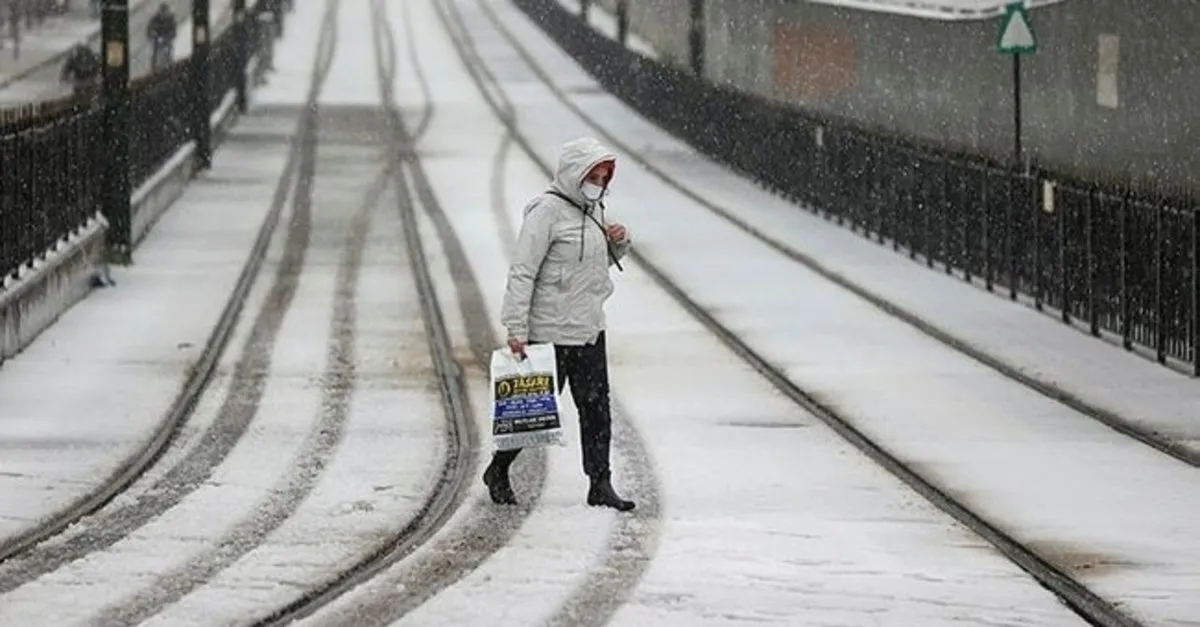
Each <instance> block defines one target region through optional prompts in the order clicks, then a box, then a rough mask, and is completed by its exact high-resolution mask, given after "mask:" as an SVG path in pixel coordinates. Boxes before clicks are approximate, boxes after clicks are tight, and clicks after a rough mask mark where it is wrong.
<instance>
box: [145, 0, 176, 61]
mask: <svg viewBox="0 0 1200 627" xmlns="http://www.w3.org/2000/svg"><path fill="white" fill-rule="evenodd" d="M175 22H176V20H175V13H174V12H172V11H171V7H170V6H168V5H167V3H166V2H164V3H162V4H160V5H159V6H158V12H157V13H155V14H154V17H152V18H150V22H149V23H147V24H146V39H149V40H150V45H151V55H150V67H151V68H153V70H154V71H158V70H160V69H162V68H164V67H167V66H168V65H171V57H173V56H174V48H175V36H176V34H177V32H178V31H177V29H176V26H175Z"/></svg>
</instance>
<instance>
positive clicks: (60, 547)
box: [0, 43, 333, 594]
mask: <svg viewBox="0 0 1200 627" xmlns="http://www.w3.org/2000/svg"><path fill="white" fill-rule="evenodd" d="M332 45H333V44H332V43H331V44H330V46H331V47H332ZM328 56H329V57H330V59H331V58H332V53H331V52H330V54H329V55H328ZM322 61H326V59H322ZM327 65H328V64H327V63H325V67H321V65H320V64H318V66H317V67H314V71H313V78H312V82H311V84H310V89H309V94H308V102H309V105H308V106H307V107H305V109H304V112H303V113H302V114H301V118H300V121H299V124H298V130H297V134H296V137H295V141H296V144H295V145H296V146H298V150H299V163H298V164H297V169H298V171H297V174H296V180H295V194H294V196H293V212H292V216H291V220H290V222H289V223H288V230H287V233H286V239H285V242H284V250H283V255H282V257H281V259H280V261H279V265H278V266H277V267H276V272H275V276H274V280H273V282H272V284H271V287H270V290H269V292H268V294H267V298H266V300H265V302H264V304H263V306H262V308H261V309H260V310H259V312H258V315H257V317H256V318H255V320H254V323H253V327H252V328H251V331H250V334H249V337H248V338H247V339H246V342H245V344H244V346H243V348H242V355H241V357H240V358H239V360H238V362H237V364H236V365H235V366H234V371H233V376H232V378H233V381H232V383H231V385H230V388H229V391H228V393H227V395H226V397H225V400H224V402H223V403H222V405H221V409H220V412H219V415H218V416H217V418H216V420H214V421H213V423H212V424H211V425H210V426H209V428H208V429H207V430H206V431H205V433H204V434H203V436H201V440H200V443H199V444H197V445H196V446H195V447H194V448H193V449H192V450H191V451H189V453H188V454H187V456H186V457H184V458H183V459H182V460H181V461H180V462H179V463H178V464H177V465H176V466H174V467H173V468H171V469H170V470H169V471H167V473H166V474H165V475H164V476H163V477H162V478H161V479H159V480H158V481H157V482H156V483H155V484H154V485H153V486H151V487H150V488H149V489H148V490H147V491H146V492H145V493H144V494H142V495H140V496H139V497H138V498H137V500H136V501H135V502H133V503H131V504H128V505H120V506H115V507H110V508H107V509H103V510H101V511H99V512H97V513H96V514H95V515H93V516H91V517H90V518H86V519H83V521H82V525H83V526H82V528H81V530H80V531H79V532H78V533H76V534H75V535H72V536H71V537H69V538H66V539H64V540H62V541H60V542H55V543H48V544H43V545H39V546H37V547H36V548H34V549H32V550H30V551H29V552H27V553H25V554H22V555H21V556H19V557H14V558H13V559H10V560H8V561H6V562H5V563H4V564H3V566H0V594H4V593H7V592H11V591H13V590H15V589H16V588H18V587H20V586H22V585H24V584H26V583H28V582H30V581H33V580H34V579H37V578H38V577H41V576H42V575H45V574H47V573H49V572H52V571H54V570H57V569H59V568H61V567H63V566H64V565H66V564H68V563H70V562H73V561H75V560H78V559H81V558H83V557H84V556H86V555H88V554H89V553H92V552H96V551H101V550H104V549H107V548H109V547H111V546H113V545H114V544H116V543H117V542H119V541H120V540H121V539H122V538H125V537H126V536H128V535H130V534H131V533H132V532H134V531H135V530H136V529H138V528H139V527H142V526H143V525H145V524H147V523H149V522H150V521H151V520H153V519H155V518H157V517H158V516H160V515H161V514H162V513H163V512H166V511H167V510H168V509H171V508H172V507H174V506H176V505H177V504H179V503H180V502H181V501H182V500H183V499H184V498H185V497H186V496H187V495H188V494H190V493H192V492H193V491H195V490H196V489H197V488H199V487H200V486H201V485H203V484H204V483H205V482H206V481H208V480H209V478H210V477H211V476H212V473H213V471H214V469H215V468H216V467H217V465H219V464H220V463H221V461H222V460H224V459H225V457H226V456H227V455H228V454H229V452H230V451H231V450H233V447H234V446H235V445H236V444H237V442H238V441H239V440H240V439H241V438H242V436H243V435H244V434H245V432H246V430H247V428H249V426H250V423H251V422H252V421H253V419H254V416H255V414H256V413H257V411H258V405H259V403H260V401H261V400H262V396H263V392H264V389H265V384H266V380H267V374H268V373H269V372H270V370H271V354H272V351H273V349H274V346H275V341H276V339H277V338H278V335H279V330H280V328H281V326H282V324H283V319H284V317H285V315H286V314H287V311H288V309H290V307H291V303H292V299H293V297H294V296H295V294H296V289H297V286H298V282H299V277H300V274H301V271H302V269H303V267H304V263H305V259H306V256H307V253H308V248H309V243H310V236H311V229H312V213H311V210H312V207H311V204H310V202H308V201H309V200H311V193H312V178H313V168H314V163H313V161H314V159H315V154H314V148H313V142H314V141H315V138H314V137H313V125H314V115H315V114H314V107H313V106H312V103H314V102H315V101H316V98H317V96H318V95H319V93H320V89H321V86H322V85H323V83H324V78H325V74H326V73H327V70H328V67H327ZM286 171H287V170H286V169H285V172H286ZM289 182H290V181H288V180H283V179H281V181H280V183H281V186H280V188H279V189H278V190H277V193H276V196H275V199H274V203H275V204H276V206H280V205H282V204H283V203H284V202H285V201H286V199H287V192H286V189H287V188H286V186H287V185H288V183H289Z"/></svg>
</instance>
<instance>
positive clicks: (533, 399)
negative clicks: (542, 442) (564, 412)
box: [492, 375, 560, 434]
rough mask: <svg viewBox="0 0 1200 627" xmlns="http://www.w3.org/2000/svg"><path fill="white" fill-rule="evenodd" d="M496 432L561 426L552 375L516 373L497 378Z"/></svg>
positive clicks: (495, 396)
mask: <svg viewBox="0 0 1200 627" xmlns="http://www.w3.org/2000/svg"><path fill="white" fill-rule="evenodd" d="M492 393H493V398H494V399H495V402H494V403H493V406H492V433H493V434H504V433H522V432H529V431H542V430H547V429H557V428H559V426H560V425H559V421H558V396H557V395H556V394H555V390H554V379H553V377H550V376H549V375H523V376H522V375H516V376H509V377H501V378H499V379H497V380H496V383H495V387H494V389H493V390H492Z"/></svg>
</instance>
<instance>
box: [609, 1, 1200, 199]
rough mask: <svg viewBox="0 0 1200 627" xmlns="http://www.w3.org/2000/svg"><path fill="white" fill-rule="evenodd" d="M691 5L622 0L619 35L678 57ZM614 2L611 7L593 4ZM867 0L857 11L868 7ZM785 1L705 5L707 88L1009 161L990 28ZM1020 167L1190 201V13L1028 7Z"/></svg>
mask: <svg viewBox="0 0 1200 627" xmlns="http://www.w3.org/2000/svg"><path fill="white" fill-rule="evenodd" d="M688 1H689V0H633V1H632V2H631V11H630V27H631V29H632V30H633V31H634V32H637V33H638V34H640V35H642V36H643V37H645V38H646V39H647V40H649V41H650V42H651V43H653V44H654V45H655V46H656V47H659V48H665V49H666V50H668V51H670V54H671V55H673V56H677V58H678V59H680V60H681V61H686V59H687V23H688V9H687V5H688ZM600 4H601V5H603V6H606V7H611V6H613V5H614V4H615V3H614V0H601V2H600ZM864 4H865V3H860V5H864ZM880 6H881V10H864V9H862V8H851V7H847V6H838V5H837V4H836V3H828V4H827V3H815V2H801V1H795V0H707V9H706V14H707V19H706V31H707V38H706V46H707V52H706V57H707V60H708V65H707V67H706V71H705V75H706V77H707V78H709V79H711V80H713V81H715V82H719V83H724V84H729V85H733V86H735V87H737V88H739V89H744V90H747V91H750V92H753V93H757V94H760V95H763V96H766V97H769V98H773V99H777V100H781V101H784V102H788V103H791V104H795V105H797V106H800V107H804V108H806V109H810V110H813V111H817V112H821V113H824V114H828V115H833V116H838V117H842V118H847V119H849V120H852V121H854V122H856V123H860V124H864V125H868V126H873V127H881V128H883V129H888V130H894V131H897V132H900V133H903V134H905V135H909V136H912V137H916V138H919V139H923V140H929V141H932V142H937V143H939V144H942V145H946V146H950V147H953V148H955V149H961V150H968V151H972V152H981V153H984V154H987V155H990V156H993V157H995V158H998V159H1008V158H1009V157H1010V156H1011V154H1012V145H1013V135H1014V133H1013V127H1014V124H1013V108H1012V107H1013V104H1012V101H1013V78H1012V62H1011V59H1010V58H1009V57H1007V56H1004V55H1001V54H998V53H997V52H996V50H995V43H996V39H997V32H998V30H999V27H1000V18H998V17H987V18H982V19H966V18H970V17H971V16H969V15H968V16H964V15H954V16H950V17H954V18H955V19H938V18H934V17H931V16H930V15H932V14H931V13H929V12H926V13H927V14H926V15H922V16H917V15H913V14H911V13H912V12H907V13H906V12H904V11H902V10H901V9H895V8H888V7H886V6H883V5H880ZM1032 15H1033V20H1034V30H1035V33H1036V35H1037V37H1038V44H1039V50H1038V52H1037V54H1035V55H1033V56H1030V57H1025V58H1024V59H1023V60H1022V66H1023V68H1022V70H1023V71H1022V84H1023V85H1022V99H1023V105H1024V106H1023V126H1024V132H1023V133H1022V140H1023V144H1024V147H1025V150H1026V153H1025V154H1026V157H1027V158H1029V159H1032V160H1034V161H1036V162H1039V163H1041V164H1043V165H1045V166H1046V167H1049V168H1051V169H1053V170H1058V171H1064V172H1066V173H1068V174H1075V175H1079V176H1081V177H1087V178H1101V179H1119V180H1147V181H1153V182H1155V183H1156V184H1158V185H1160V186H1171V187H1181V188H1189V189H1191V190H1194V191H1200V106H1197V105H1196V103H1197V102H1200V46H1197V44H1196V43H1194V42H1196V41H1200V3H1197V2H1195V1H1194V0H1159V1H1157V2H1154V3H1148V2H1146V1H1145V0H1064V1H1062V2H1057V3H1053V4H1047V5H1044V6H1036V8H1034V9H1033V11H1032Z"/></svg>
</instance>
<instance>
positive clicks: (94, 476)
mask: <svg viewBox="0 0 1200 627" xmlns="http://www.w3.org/2000/svg"><path fill="white" fill-rule="evenodd" d="M295 120H296V117H295V115H294V114H292V115H286V114H284V115H280V114H274V115H263V114H261V113H259V112H257V111H253V110H252V111H251V113H250V114H249V115H248V116H246V117H243V118H242V119H241V120H239V122H238V124H237V125H236V126H235V127H234V129H233V130H232V131H231V133H230V136H229V138H228V140H227V142H226V143H225V144H224V145H223V146H222V149H221V150H220V151H218V152H217V153H216V154H215V156H214V162H213V169H212V170H211V171H210V172H207V173H203V174H201V175H200V177H199V178H198V179H197V180H196V181H195V182H193V184H192V185H191V186H189V187H188V189H187V191H186V192H185V194H184V196H183V197H182V198H181V199H180V200H179V201H177V203H178V204H177V205H176V206H175V207H173V208H172V209H171V210H170V211H168V212H167V213H166V214H165V215H164V216H163V217H162V219H161V220H160V222H159V223H158V224H157V225H156V226H155V229H154V230H153V231H151V233H150V235H149V236H148V237H147V239H146V240H145V242H144V243H143V245H142V247H141V248H139V249H138V251H136V252H135V261H136V265H134V266H132V267H131V268H129V269H127V270H123V269H114V275H115V278H116V280H117V282H118V285H117V287H116V288H113V289H112V290H109V291H106V292H101V293H98V294H96V295H93V296H92V297H90V298H89V299H87V300H85V301H84V302H83V303H81V304H80V305H78V306H76V307H75V308H74V309H72V310H71V311H70V312H68V314H67V315H66V316H64V318H63V319H62V320H60V321H59V322H58V323H57V324H56V325H54V326H53V327H51V329H50V330H49V331H48V332H47V335H45V336H43V337H42V338H39V339H38V341H37V342H35V343H34V344H33V346H32V347H31V349H30V350H33V351H39V350H40V351H46V352H47V353H53V352H55V348H56V344H57V348H58V352H78V350H76V351H69V350H68V347H76V349H79V348H86V350H87V353H88V354H89V355H91V356H92V358H93V359H95V360H96V361H97V363H96V364H95V371H94V372H92V373H89V375H84V374H82V373H76V374H70V373H69V374H66V375H63V374H62V370H64V369H65V368H69V367H70V366H71V365H72V364H71V363H70V362H69V361H68V362H67V365H66V366H64V365H63V364H62V363H59V362H50V363H48V364H47V365H48V366H52V367H54V368H55V372H56V376H58V377H60V379H59V380H71V381H88V382H89V383H90V385H93V386H96V387H102V388H107V389H109V390H111V394H112V396H111V397H97V395H96V394H95V393H94V392H93V393H89V392H90V390H81V391H78V392H71V393H69V394H62V393H58V394H55V392H57V390H54V388H49V389H47V387H46V386H45V385H43V386H41V387H40V390H41V394H40V395H37V396H34V395H33V393H34V392H35V390H37V389H39V388H37V387H34V386H27V387H26V396H31V397H33V398H31V400H30V401H29V402H30V405H31V406H32V407H33V408H36V409H40V410H42V412H44V413H45V412H49V411H56V412H57V415H58V416H59V417H60V419H59V421H58V422H59V423H61V424H60V425H59V429H61V431H62V432H63V434H62V435H58V436H57V439H59V440H62V439H67V438H71V439H74V440H76V441H86V438H88V437H89V433H88V432H86V431H82V430H83V429H95V430H96V431H97V432H98V433H102V434H103V433H107V434H114V433H115V434H123V433H126V432H128V433H129V435H128V436H127V438H128V439H129V440H130V441H129V442H127V443H126V442H119V441H118V442H113V445H112V446H110V447H109V448H108V452H109V455H110V456H112V459H111V460H108V464H106V465H104V466H101V465H100V464H99V463H98V462H99V461H100V460H92V459H88V458H82V457H81V456H80V455H79V454H78V452H77V451H75V450H71V449H70V448H68V447H66V446H64V445H62V444H59V443H57V442H54V441H51V443H52V444H54V445H55V446H54V447H53V448H52V447H46V450H45V451H43V452H42V454H43V455H44V456H45V457H46V460H45V462H44V463H45V465H46V466H48V467H53V468H56V469H59V470H60V471H69V472H71V473H73V474H75V475H77V476H79V477H80V479H79V485H78V487H77V489H78V490H80V491H83V490H85V489H91V488H92V487H93V486H94V485H95V483H97V482H98V480H99V479H100V478H102V477H103V475H104V474H106V473H107V466H111V465H113V464H115V463H116V462H117V461H118V460H119V459H121V458H123V457H124V456H127V455H129V454H130V453H131V451H132V448H133V446H135V445H140V443H141V442H142V441H143V440H144V438H145V437H147V436H146V434H147V432H148V431H149V429H151V428H153V427H154V426H155V425H156V424H157V422H158V421H159V420H161V418H162V416H163V413H164V412H165V409H166V407H167V405H168V403H169V402H170V401H171V399H172V398H173V396H174V394H175V393H176V392H177V390H178V388H179V386H180V383H181V381H182V377H183V375H184V373H185V372H186V369H187V368H188V367H190V365H191V361H192V359H194V355H195V351H198V350H200V347H201V346H202V345H203V344H204V342H205V341H206V340H207V334H208V333H209V331H210V330H211V327H212V325H213V323H214V322H215V320H216V319H217V315H218V312H219V310H220V308H221V307H223V306H224V304H225V301H226V299H227V298H228V295H229V293H230V291H231V290H232V288H233V284H234V281H235V279H236V276H237V274H238V272H240V270H241V267H242V264H243V263H244V261H245V258H246V255H247V253H248V251H249V250H250V247H251V242H252V240H253V236H254V234H255V233H256V231H257V228H258V226H259V224H260V223H261V221H262V219H263V216H264V214H265V211H266V209H267V208H268V207H269V206H270V204H271V197H272V195H273V194H274V190H275V186H276V181H277V180H278V178H279V174H280V172H281V171H282V168H283V163H284V159H285V156H286V151H285V150H283V149H282V147H284V146H286V145H287V142H288V139H289V138H290V136H291V134H292V131H293V129H294V128H295ZM272 136H274V137H275V138H277V140H276V141H275V142H270V141H268V142H264V141H263V138H264V137H272ZM283 223H284V224H286V219H285V220H284V222H283ZM280 230H281V231H282V230H283V229H280ZM271 272H272V270H271V268H270V266H269V262H268V266H267V267H266V268H265V269H264V275H263V277H260V279H259V281H258V282H257V285H256V287H259V288H260V289H261V287H262V285H264V284H266V285H269V283H270V275H271ZM130 290H133V291H132V292H131V291H130ZM113 299H119V300H113ZM101 316H107V317H108V318H109V319H105V318H102V317H101ZM253 317H254V312H253V310H249V313H247V314H245V315H244V317H243V319H242V322H243V326H244V323H245V322H246V320H247V319H249V320H253ZM79 326H83V327H87V328H90V329H91V330H92V331H91V332H90V333H87V335H88V337H86V338H83V337H71V336H66V337H62V339H61V340H60V341H61V344H59V343H58V342H59V341H56V340H55V339H54V338H55V337H56V336H62V335H63V334H65V333H66V332H67V331H69V330H72V329H75V328H76V327H79ZM97 329H100V330H101V331H100V332H96V330H97ZM120 329H130V330H136V332H132V333H121V332H119V330H120ZM84 333H86V331H82V330H77V331H76V335H82V334H84ZM184 340H186V344H185V345H183V346H182V347H181V348H176V344H177V343H180V342H181V341H184ZM317 341H318V342H319V341H320V340H319V339H318V340H317ZM105 343H112V344H113V347H111V348H109V347H106V346H105ZM319 349H320V346H318V350H319ZM168 350H171V351H179V352H180V355H181V356H180V357H178V358H176V359H175V360H174V362H166V361H165V360H163V359H161V358H156V356H155V353H156V352H165V351H168ZM240 350H241V346H240V345H238V344H231V345H230V349H229V354H230V355H237V354H239V352H240ZM318 355H320V352H318ZM24 359H25V355H22V356H19V357H18V358H17V359H14V360H13V361H11V362H9V364H12V365H14V366H21V365H23V360H24ZM67 359H69V357H68V358H67ZM9 364H6V366H7V365H9ZM224 364H225V365H224V369H225V372H228V369H229V368H230V365H231V364H230V360H229V359H226V360H225V362H224ZM16 372H19V371H18V370H16V369H15V368H14V369H10V368H7V367H6V368H5V370H4V373H3V374H0V385H19V381H17V380H15V377H13V374H15V373H16ZM152 375H154V376H152ZM221 391H223V387H222V386H220V385H214V386H213V387H212V388H211V389H210V392H211V393H212V394H210V395H209V396H213V395H216V394H217V393H219V392H221ZM52 395H53V396H52ZM15 396H17V395H16V394H11V395H10V394H7V391H6V400H8V399H9V398H13V397H15ZM54 399H66V400H69V401H71V402H72V403H73V404H72V405H71V406H66V407H62V406H55V404H54ZM219 405H220V403H202V404H201V406H200V407H198V408H197V411H206V410H207V411H213V412H216V411H218V408H219ZM85 407H91V408H97V407H98V408H103V409H102V410H101V411H100V412H94V411H93V412H92V414H91V415H89V414H88V411H87V409H84V408H85ZM44 413H43V415H44ZM37 417H38V414H31V415H29V418H31V419H36V418H37ZM6 419H7V412H6ZM208 421H209V420H208V416H207V415H203V414H202V415H201V416H200V420H199V422H201V423H205V422H208ZM135 430H137V431H136V432H135ZM81 431H82V432H81ZM91 437H95V436H91ZM110 439H111V438H110ZM3 441H5V442H10V441H12V440H11V439H10V438H4V439H3ZM266 444H267V442H264V443H263V446H260V447H259V449H258V450H257V451H250V453H249V457H251V458H254V459H255V460H258V461H260V462H261V463H260V465H259V468H262V467H263V466H265V465H269V464H270V463H272V462H274V463H279V462H284V463H286V458H284V459H280V458H275V457H270V456H264V450H266V449H265V448H263V447H264V446H266ZM47 453H50V455H47ZM5 459H6V461H7V460H8V459H11V456H8V455H6V456H5ZM168 461H170V460H168ZM47 474H48V473H47V472H46V471H41V472H39V473H37V474H34V473H31V476H30V480H31V481H32V482H38V483H35V485H36V486H37V487H41V486H42V485H45V484H46V483H48V482H49V479H50V478H49V477H47V476H46V475H47ZM254 477H255V475H253V474H250V475H248V476H241V477H237V476H235V477H221V476H217V477H215V478H214V480H215V481H219V482H229V483H230V484H232V485H231V489H237V488H236V486H238V485H242V486H245V484H246V483H250V484H253V483H254V481H256V479H255V478H254ZM264 480H265V479H264ZM240 492H241V493H242V494H243V498H247V497H249V496H253V495H254V494H255V493H254V492H253V491H248V490H246V488H244V487H243V488H241V489H240ZM225 498H226V500H225V501H224V502H221V503H218V504H217V507H216V511H217V512H223V511H226V508H227V507H229V506H231V504H233V503H236V499H235V498H231V497H229V496H228V495H226V496H225ZM130 503H131V501H130V499H128V498H122V499H118V500H117V502H116V503H115V505H116V506H118V507H119V506H122V505H127V504H130ZM43 508H44V510H47V509H49V508H48V507H46V506H43ZM44 510H43V511H44ZM228 513H232V512H228ZM214 518H215V519H216V520H214ZM220 518H221V517H220V516H215V517H214V516H213V515H207V514H206V515H197V514H196V512H195V511H194V510H192V511H189V510H188V509H187V508H177V509H176V510H173V511H172V512H169V514H168V516H166V517H164V518H163V519H160V521H159V522H160V523H162V522H164V521H166V524H172V525H175V528H174V529H173V530H172V532H170V533H168V534H166V536H167V538H169V539H170V540H168V541H160V542H158V543H157V544H148V543H147V541H146V538H147V537H153V528H151V529H150V530H149V535H145V534H142V533H139V534H135V535H134V536H133V537H132V538H130V539H129V540H127V541H126V542H125V543H123V544H118V545H117V546H116V547H114V549H113V552H110V553H108V554H101V555H94V556H89V557H88V558H85V559H83V560H80V561H78V562H75V563H72V564H70V565H68V567H66V568H64V569H61V570H59V571H57V572H54V573H51V574H48V575H46V576H44V577H42V578H41V579H39V580H37V581H35V582H33V583H31V584H29V585H26V586H24V587H22V588H18V589H17V590H15V591H13V592H12V593H10V594H8V595H5V596H4V597H3V598H4V601H3V602H2V603H0V622H5V621H7V620H10V619H13V620H16V619H17V618H18V617H21V616H24V617H26V618H28V619H29V620H32V618H30V617H33V616H37V617H39V619H43V618H44V617H46V616H47V613H54V615H55V616H57V617H59V618H65V617H68V616H80V615H81V614H83V615H85V614H86V613H87V611H90V610H94V609H97V608H99V607H101V606H102V605H103V603H104V602H105V601H106V600H111V599H113V598H119V597H116V595H119V594H120V593H121V592H122V591H124V590H127V589H126V588H122V585H131V582H132V585H137V584H144V583H146V582H148V581H150V580H152V578H153V574H154V573H156V572H162V571H161V570H159V569H161V568H163V566H162V560H170V559H172V558H175V559H182V558H183V557H186V555H187V553H188V551H193V550H196V549H198V548H201V547H202V546H203V543H202V542H197V540H196V538H194V537H193V536H192V532H193V531H196V530H197V529H198V528H199V529H203V527H204V525H205V524H210V523H213V522H216V521H218V520H220ZM105 555H107V556H108V557H107V559H106V558H105V557H104V556H105ZM101 582H103V585H98V584H100V583H101ZM64 587H65V588H67V589H72V590H75V591H76V593H74V594H69V595H65V594H62V592H63V589H64ZM79 591H87V592H79ZM50 598H54V599H57V600H56V601H55V602H53V603H51V602H49V601H48V599H50ZM18 622H21V621H20V620H18ZM35 622H36V621H35Z"/></svg>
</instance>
